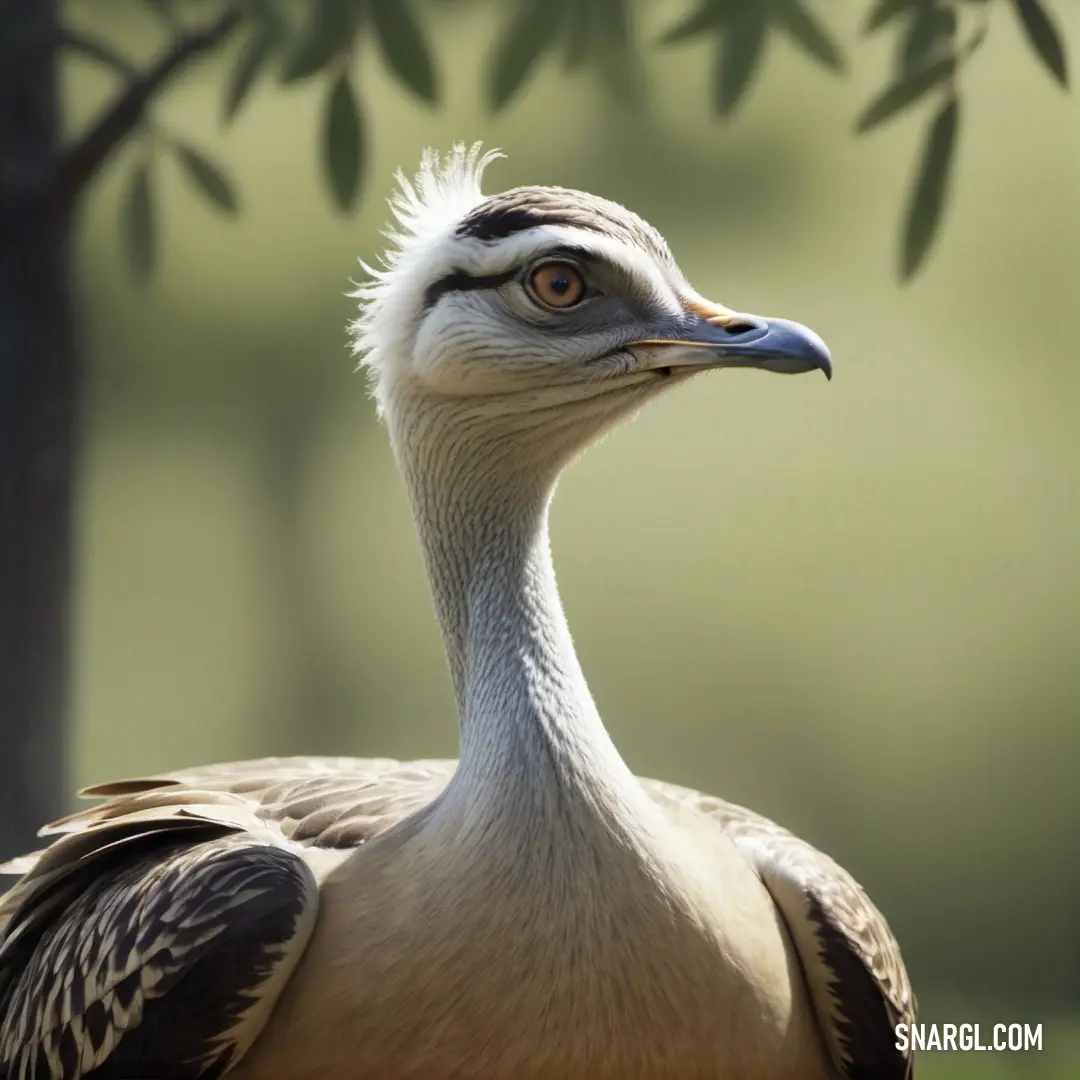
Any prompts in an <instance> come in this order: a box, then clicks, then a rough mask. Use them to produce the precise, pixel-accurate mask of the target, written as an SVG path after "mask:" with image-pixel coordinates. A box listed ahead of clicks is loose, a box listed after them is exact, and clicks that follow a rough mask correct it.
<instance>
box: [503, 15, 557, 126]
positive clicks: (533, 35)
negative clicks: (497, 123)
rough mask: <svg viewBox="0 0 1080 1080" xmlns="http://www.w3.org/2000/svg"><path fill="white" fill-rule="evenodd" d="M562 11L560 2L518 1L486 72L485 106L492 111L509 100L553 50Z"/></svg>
mask: <svg viewBox="0 0 1080 1080" xmlns="http://www.w3.org/2000/svg"><path fill="white" fill-rule="evenodd" d="M565 10H566V9H565V8H564V6H563V4H562V3H561V2H560V0H518V5H517V9H516V10H515V12H514V16H513V18H512V19H511V20H510V22H509V23H508V24H507V26H506V29H505V30H504V31H503V35H502V38H501V39H500V40H499V43H498V45H496V47H495V51H494V52H493V54H492V57H491V66H490V67H489V69H488V103H489V106H490V107H491V108H492V109H493V110H498V109H501V108H503V106H504V105H506V104H507V102H509V101H510V99H511V98H512V97H513V96H514V95H515V94H516V93H517V92H518V90H520V89H521V87H522V85H523V84H524V82H525V79H526V78H527V77H528V74H529V72H530V71H531V70H532V68H533V67H534V65H535V64H536V62H537V60H539V59H540V57H541V56H543V55H544V53H545V52H547V51H548V49H550V48H551V47H552V45H553V44H554V42H555V39H556V36H557V34H558V32H559V25H560V23H561V21H562V18H563V15H564V13H565Z"/></svg>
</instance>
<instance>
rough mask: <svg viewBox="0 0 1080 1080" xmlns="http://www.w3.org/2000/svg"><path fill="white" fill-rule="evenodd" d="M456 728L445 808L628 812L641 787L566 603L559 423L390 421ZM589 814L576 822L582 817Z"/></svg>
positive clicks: (424, 413)
mask: <svg viewBox="0 0 1080 1080" xmlns="http://www.w3.org/2000/svg"><path fill="white" fill-rule="evenodd" d="M391 430H392V432H393V435H394V445H395V450H396V452H397V456H398V460H399V464H400V466H401V470H402V473H403V476H404V479H405V483H406V487H407V489H408V492H409V498H410V501H411V503H412V509H413V513H414V516H415V519H416V525H417V530H418V533H419V537H420V543H421V547H422V549H423V554H424V559H425V563H426V566H427V571H428V576H429V579H430V582H431V588H432V593H433V595H434V600H435V607H436V612H437V615H438V618H439V622H440V625H441V627H442V632H443V637H444V641H445V645H446V652H447V658H448V661H449V665H450V673H451V677H452V679H453V683H454V692H455V696H456V699H457V707H458V712H459V717H460V722H461V762H460V766H459V769H458V773H457V776H456V777H455V780H454V783H453V784H452V785H451V789H450V790H449V791H448V798H449V800H450V801H451V802H453V800H454V798H455V797H457V796H460V797H462V798H465V799H467V800H468V801H469V804H470V806H471V807H472V808H473V810H474V811H475V810H476V809H477V808H478V807H481V806H483V805H488V806H490V807H493V808H498V807H500V806H508V805H517V806H521V805H522V803H521V800H522V799H525V800H526V803H525V805H529V806H531V807H532V808H534V809H538V810H540V811H544V810H547V811H553V812H558V811H560V810H565V809H566V805H565V804H566V803H568V802H569V803H571V804H575V805H576V804H579V803H581V802H586V803H591V804H593V805H594V806H603V805H605V804H606V805H608V806H609V808H611V809H614V810H616V812H617V813H618V812H622V811H621V810H620V808H626V804H627V803H631V804H637V803H639V802H640V799H641V789H640V786H639V785H638V784H637V782H636V781H635V780H634V778H633V776H632V775H631V774H630V772H629V770H628V769H627V767H626V765H625V764H624V763H623V761H622V759H621V757H620V756H619V754H618V751H617V750H616V749H615V746H614V745H613V743H612V742H611V739H610V737H609V736H608V734H607V731H606V730H605V728H604V725H603V723H602V721H601V719H600V716H599V714H598V712H597V709H596V705H595V704H594V702H593V699H592V695H591V694H590V693H589V688H588V686H587V684H586V682H585V677H584V675H583V673H582V671H581V666H580V664H579V663H578V659H577V656H576V654H575V652H574V647H573V642H572V640H571V636H570V630H569V627H568V626H567V623H566V617H565V615H564V613H563V610H562V604H561V603H560V601H559V594H558V589H557V587H556V583H555V571H554V567H553V565H552V561H551V550H550V545H549V537H548V506H549V503H550V501H551V496H552V494H553V492H554V487H555V481H556V479H557V476H558V472H559V469H560V468H561V466H562V464H563V463H564V461H565V457H566V454H565V452H563V450H562V449H560V448H559V445H558V444H559V442H560V440H559V438H558V433H557V432H552V431H551V429H550V426H549V427H548V428H547V429H546V430H545V431H544V433H543V437H540V436H539V435H538V437H537V438H536V439H529V438H528V437H527V436H523V435H522V432H521V429H520V427H519V426H518V425H514V428H513V431H512V432H511V431H510V430H509V429H508V430H506V431H500V429H499V426H498V425H497V424H495V423H492V422H491V421H490V419H488V418H483V419H480V418H477V417H475V416H473V417H471V418H470V417H469V416H468V415H467V414H466V415H455V416H453V417H451V416H448V415H446V414H445V413H444V412H443V410H442V409H440V408H439V407H438V406H434V405H433V406H431V407H430V408H425V409H423V410H414V411H412V412H410V413H408V414H406V416H402V415H401V414H398V415H397V416H396V417H394V418H392V419H391ZM578 812H580V811H578Z"/></svg>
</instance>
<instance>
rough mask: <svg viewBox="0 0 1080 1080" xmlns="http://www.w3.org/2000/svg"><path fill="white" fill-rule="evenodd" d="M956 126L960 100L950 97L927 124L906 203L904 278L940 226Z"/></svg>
mask: <svg viewBox="0 0 1080 1080" xmlns="http://www.w3.org/2000/svg"><path fill="white" fill-rule="evenodd" d="M959 128H960V102H959V101H958V100H957V99H956V98H955V97H950V98H949V100H948V101H946V102H945V104H944V105H943V106H942V107H941V110H940V111H939V112H938V114H937V116H936V117H935V118H934V121H933V123H932V124H931V125H930V130H929V132H928V133H927V137H926V143H925V145H924V147H923V154H922V161H921V163H920V165H919V175H918V179H917V180H916V181H915V188H914V190H913V192H912V198H911V202H910V204H909V206H908V212H907V218H906V220H905V224H904V242H903V248H902V251H901V266H900V275H901V277H902V278H903V279H904V280H905V281H906V280H907V279H909V278H910V277H911V276H912V275H913V274H914V273H915V271H916V270H918V269H919V267H920V266H921V265H922V262H923V260H924V259H925V258H926V254H927V252H928V251H929V250H930V245H931V244H932V243H933V240H934V237H935V236H936V235H937V232H938V228H939V226H940V225H941V212H942V210H943V208H944V206H945V193H946V190H947V188H948V183H949V174H950V172H951V169H952V163H953V159H954V158H955V156H956V155H955V151H956V135H957V132H958V131H959Z"/></svg>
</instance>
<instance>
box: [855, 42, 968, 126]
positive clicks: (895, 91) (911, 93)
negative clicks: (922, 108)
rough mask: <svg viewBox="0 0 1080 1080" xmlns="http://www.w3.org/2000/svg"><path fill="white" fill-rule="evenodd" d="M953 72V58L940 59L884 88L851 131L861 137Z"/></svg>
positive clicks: (939, 83) (947, 78) (909, 104)
mask: <svg viewBox="0 0 1080 1080" xmlns="http://www.w3.org/2000/svg"><path fill="white" fill-rule="evenodd" d="M955 70H956V59H955V58H954V57H952V56H945V57H942V59H940V60H935V61H934V63H932V64H930V65H929V66H928V67H925V68H923V69H922V70H921V71H916V72H913V73H912V74H910V75H904V76H902V77H901V78H899V79H897V81H896V82H894V83H893V84H892V85H891V86H889V87H887V88H886V89H885V90H884V91H882V93H881V94H879V95H878V96H877V97H876V98H875V99H874V100H873V101H872V102H870V104H869V105H868V106H867V107H866V108H865V109H864V110H863V112H862V114H861V115H860V116H859V118H858V120H856V122H855V130H856V131H857V132H859V133H860V134H862V133H863V132H864V131H869V130H870V129H871V128H874V127H877V126H878V125H879V124H883V123H884V122H885V121H886V120H889V119H891V118H892V117H893V116H895V115H896V114H897V113H898V112H901V111H902V110H904V109H906V108H908V107H909V106H911V105H914V104H915V102H916V101H918V100H919V98H921V97H923V96H924V95H926V94H928V93H929V92H930V91H931V90H933V89H934V88H935V87H937V86H940V85H941V84H942V83H944V82H947V81H948V80H949V79H950V78H951V77H952V74H953V72H954V71H955Z"/></svg>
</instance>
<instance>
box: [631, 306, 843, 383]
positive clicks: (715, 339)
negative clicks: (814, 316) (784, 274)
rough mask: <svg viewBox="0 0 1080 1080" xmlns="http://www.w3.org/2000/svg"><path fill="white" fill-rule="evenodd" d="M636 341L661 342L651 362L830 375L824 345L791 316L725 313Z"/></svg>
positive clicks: (829, 359) (675, 366)
mask: <svg viewBox="0 0 1080 1080" xmlns="http://www.w3.org/2000/svg"><path fill="white" fill-rule="evenodd" d="M635 344H637V345H659V346H664V348H663V349H660V350H658V355H657V357H656V364H655V366H656V367H658V368H660V367H662V368H669V369H671V370H672V371H678V370H682V369H691V370H692V369H697V370H702V371H703V370H705V369H707V368H725V367H745V368H761V369H762V370H763V371H775V372H778V373H779V374H781V375H800V374H802V373H803V372H804V371H823V372H824V373H825V377H826V378H827V379H831V378H832V357H831V356H830V355H829V349H828V346H827V345H826V344H825V342H824V341H822V340H821V338H819V337H818V336H817V334H815V333H814V331H813V330H811V329H810V328H809V327H806V326H803V325H801V324H800V323H797V322H791V321H790V320H789V319H764V318H761V317H760V316H758V315H742V314H735V313H731V314H727V313H725V314H723V315H715V316H712V317H704V318H702V317H695V322H694V323H693V324H692V325H691V326H690V327H687V326H685V325H683V326H682V327H679V328H673V333H672V335H671V336H670V337H667V336H663V337H655V338H648V339H645V340H642V341H638V342H635Z"/></svg>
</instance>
